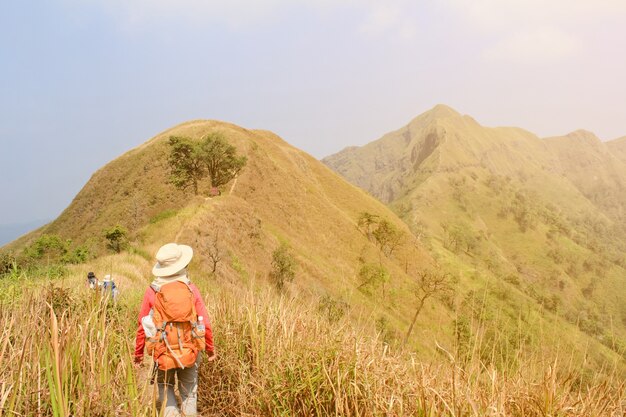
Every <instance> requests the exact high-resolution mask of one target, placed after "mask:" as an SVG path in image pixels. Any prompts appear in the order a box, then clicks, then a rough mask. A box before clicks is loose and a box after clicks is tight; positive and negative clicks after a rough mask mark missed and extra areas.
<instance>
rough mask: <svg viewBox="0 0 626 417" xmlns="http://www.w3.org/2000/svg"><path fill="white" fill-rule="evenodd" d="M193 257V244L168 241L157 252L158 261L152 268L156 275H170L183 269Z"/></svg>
mask: <svg viewBox="0 0 626 417" xmlns="http://www.w3.org/2000/svg"><path fill="white" fill-rule="evenodd" d="M191 258H193V249H191V246H187V245H178V244H176V243H168V244H167V245H163V246H161V248H160V249H159V250H158V252H157V253H156V260H157V263H156V264H155V265H154V268H152V274H153V275H154V276H155V277H169V276H172V275H175V274H176V273H177V272H179V271H181V270H183V269H184V268H185V267H186V266H187V265H189V262H191Z"/></svg>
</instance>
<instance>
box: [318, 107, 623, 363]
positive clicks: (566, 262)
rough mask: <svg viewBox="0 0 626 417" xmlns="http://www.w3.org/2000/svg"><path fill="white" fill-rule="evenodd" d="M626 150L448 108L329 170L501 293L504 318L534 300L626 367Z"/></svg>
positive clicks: (352, 152) (332, 159) (349, 152)
mask: <svg viewBox="0 0 626 417" xmlns="http://www.w3.org/2000/svg"><path fill="white" fill-rule="evenodd" d="M624 143H626V142H624V141H623V139H621V140H616V141H613V142H609V143H603V142H601V141H600V140H599V139H598V138H597V137H596V136H595V135H593V134H592V133H590V132H586V131H576V132H573V133H571V134H569V135H566V136H563V137H558V138H549V139H541V138H539V137H537V136H536V135H534V134H532V133H530V132H528V131H525V130H523V129H519V128H513V127H498V128H490V127H484V126H481V125H480V124H479V123H478V122H476V121H475V120H474V119H472V118H471V117H469V116H465V115H461V114H459V113H458V112H456V111H454V110H453V109H450V108H449V107H447V106H443V105H438V106H436V107H434V108H433V109H431V110H430V111H428V112H426V113H424V114H422V115H419V116H418V117H416V118H414V119H413V120H411V121H410V122H409V123H408V124H407V125H406V126H404V127H402V128H400V129H398V130H396V131H393V132H390V133H388V134H386V135H384V136H383V137H381V138H380V139H378V140H375V141H373V142H371V143H369V144H367V145H364V146H362V147H351V148H347V149H345V150H343V151H341V152H339V153H337V154H335V155H331V156H329V157H327V158H324V160H323V162H324V163H326V164H327V165H328V166H329V167H331V168H332V169H333V170H335V171H336V172H337V173H339V174H341V175H342V176H343V177H344V178H346V179H347V180H348V181H350V182H352V183H353V184H355V185H358V186H359V187H361V188H363V189H364V190H366V191H368V192H369V193H370V194H372V195H373V196H375V197H377V198H379V199H380V200H381V201H384V202H385V203H387V204H388V205H389V206H390V207H391V208H392V209H393V210H394V211H395V212H396V213H397V214H398V215H399V216H400V217H401V218H402V219H403V220H404V221H405V222H406V223H407V224H408V225H409V227H410V228H411V229H412V231H413V232H414V234H416V235H417V236H420V237H421V241H422V242H424V244H425V245H426V246H427V247H428V248H429V251H430V253H431V255H432V256H433V257H435V258H436V259H437V260H438V261H439V262H440V263H441V264H442V265H446V267H448V268H450V269H453V270H457V271H459V272H460V273H461V275H462V276H466V277H471V278H470V279H466V280H462V281H461V287H464V291H470V292H471V291H477V290H478V291H481V290H482V291H487V292H491V293H492V294H491V298H489V303H491V304H492V305H494V306H498V305H499V306H500V307H499V308H502V309H505V310H506V309H508V308H510V309H512V310H518V311H519V308H520V307H521V305H528V303H529V302H530V304H531V305H534V307H533V308H541V309H543V310H544V311H545V312H549V314H551V315H552V314H554V316H555V317H556V319H557V320H558V321H560V322H562V323H563V326H565V324H564V323H566V322H567V323H570V324H572V325H574V326H575V327H577V328H578V330H579V331H580V333H582V334H584V335H585V336H582V337H583V338H584V339H586V340H589V339H595V340H598V341H604V343H605V344H607V345H610V346H611V347H612V348H613V349H614V351H615V352H616V353H618V354H619V355H621V356H622V359H621V361H622V365H624V364H626V362H624V359H625V358H626V355H625V354H624V347H626V292H624V290H623V289H624V288H626V258H625V257H624V252H625V249H626V221H625V220H626V218H625V217H624V213H625V212H626V199H625V196H626V193H624V187H626V165H624V162H623V160H622V159H620V156H623V154H620V150H621V149H623V145H624ZM518 293H521V294H523V297H521V298H520V299H517V300H514V299H513V298H514V297H512V295H513V294H518ZM507 306H508V307H507ZM497 309H498V308H496V310H497ZM607 339H610V340H613V341H615V340H619V342H618V343H617V344H616V345H615V344H614V345H611V343H613V342H610V343H606V340H607Z"/></svg>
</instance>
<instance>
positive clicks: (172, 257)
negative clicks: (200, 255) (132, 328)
mask: <svg viewBox="0 0 626 417" xmlns="http://www.w3.org/2000/svg"><path fill="white" fill-rule="evenodd" d="M192 257H193V249H192V248H191V247H189V246H186V245H177V244H176V243H168V244H167V245H164V246H162V247H161V248H160V249H159V250H158V252H157V253H156V260H157V263H156V265H155V266H154V268H152V274H153V275H154V276H155V277H156V278H155V279H154V281H152V284H151V285H150V286H149V287H148V288H147V289H146V292H145V294H144V297H143V301H142V303H141V309H140V311H139V326H138V328H137V337H136V340H135V364H137V365H140V364H141V363H142V361H143V350H144V346H145V347H146V350H147V352H148V354H149V355H151V356H152V359H153V361H154V369H155V370H156V373H157V375H156V378H157V384H158V392H159V398H158V400H157V406H158V408H159V409H160V408H161V407H165V409H164V410H162V411H163V413H164V415H165V416H166V417H172V416H180V415H181V414H180V413H181V412H182V415H184V416H196V415H197V412H198V411H197V400H198V367H199V366H200V363H201V361H202V355H201V352H202V351H203V350H205V351H206V352H207V355H208V360H209V361H212V360H214V359H215V348H214V347H213V332H212V331H211V326H210V324H209V320H208V314H207V310H206V307H205V305H204V302H203V301H202V296H201V295H200V291H199V290H198V288H197V287H196V286H195V285H194V284H192V283H191V281H190V280H189V277H188V276H187V266H188V265H189V262H191V258H192ZM146 337H147V339H146ZM176 379H178V391H179V393H180V397H181V400H182V403H181V405H180V408H178V405H177V404H176V397H175V395H174V384H175V380H176Z"/></svg>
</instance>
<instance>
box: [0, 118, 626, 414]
mask: <svg viewBox="0 0 626 417" xmlns="http://www.w3.org/2000/svg"><path fill="white" fill-rule="evenodd" d="M412 123H413V125H412V126H411V127H410V129H408V130H406V129H405V130H401V131H400V132H401V133H400V134H399V135H400V137H401V138H402V141H403V143H404V146H406V145H411V146H412V147H413V148H417V150H415V152H413V151H409V152H407V151H406V149H404V147H403V146H399V145H397V144H395V141H394V140H393V138H394V137H395V136H391V137H390V139H388V140H389V143H390V144H391V143H394V144H395V145H396V147H395V148H394V149H395V150H394V152H396V154H395V155H396V156H397V155H404V156H403V158H405V159H403V162H402V165H400V164H395V165H396V166H403V167H405V168H406V169H409V168H411V169H412V172H417V173H419V175H416V176H415V178H409V176H407V175H404V174H403V173H402V172H397V171H396V170H394V169H392V165H393V163H392V161H393V158H392V157H391V156H385V155H383V154H384V152H383V151H384V149H385V147H381V148H380V149H379V150H378V151H379V153H380V157H373V158H371V160H370V161H369V162H368V164H370V165H367V167H366V168H359V169H361V170H362V172H367V170H368V169H370V168H371V167H372V166H373V167H378V168H376V169H380V170H381V171H383V172H386V173H387V174H388V175H387V176H386V177H385V179H384V180H372V184H378V185H380V186H382V187H385V188H386V189H387V191H386V192H388V194H386V195H387V197H388V198H387V199H388V200H389V201H390V202H391V208H389V207H387V206H385V205H384V204H383V203H381V202H379V201H378V200H376V199H375V198H373V197H371V196H370V195H368V194H367V193H366V192H364V191H362V190H361V189H359V188H357V187H355V186H353V185H351V184H349V183H348V182H346V181H344V180H343V179H341V178H340V177H339V176H338V175H337V174H335V173H333V172H332V171H331V170H330V169H329V168H327V167H326V166H324V165H323V164H322V163H320V162H319V161H317V160H315V159H314V158H312V157H311V156H309V155H307V154H306V153H304V152H302V151H299V150H297V149H295V148H293V147H292V146H290V145H289V144H287V143H286V142H285V141H283V140H282V139H280V138H279V137H277V136H276V135H274V134H272V133H271V132H267V131H260V130H247V129H243V128H241V127H238V126H235V125H232V124H228V123H222V122H217V121H201V120H199V121H191V122H187V123H183V124H181V125H179V126H176V127H174V128H172V129H170V130H168V131H166V132H163V133H162V134H160V135H157V136H156V137H154V138H152V139H151V140H149V141H148V142H146V143H145V144H143V145H142V146H140V147H138V148H136V149H133V150H131V151H129V152H128V153H127V154H125V155H122V156H121V157H119V158H117V159H116V160H114V161H112V162H111V163H109V164H107V165H106V166H104V167H103V168H101V169H100V170H98V171H97V172H96V173H95V174H94V175H93V177H92V178H91V180H90V181H89V182H88V184H87V185H86V186H85V187H84V189H83V190H81V192H80V193H79V194H78V195H77V196H76V198H75V199H74V201H73V202H72V203H71V204H70V206H69V207H68V208H67V209H66V210H65V211H64V212H63V213H62V214H61V216H59V218H57V219H56V220H55V221H53V222H52V223H50V224H49V225H47V226H45V227H43V228H41V229H39V230H37V231H35V232H33V233H31V234H29V235H26V236H24V237H22V238H20V239H19V240H17V241H15V242H13V243H12V244H10V245H8V246H7V247H5V248H3V253H2V254H0V261H2V264H0V266H1V267H2V268H1V269H0V307H1V309H0V325H2V326H3V328H4V329H5V331H4V332H2V333H1V335H0V381H6V382H3V383H1V384H0V417H2V416H4V415H12V414H15V413H18V414H21V415H29V416H30V415H52V416H69V415H77V416H82V415H85V416H86V415H91V416H93V415H101V416H109V415H111V416H113V415H116V416H133V417H134V416H153V415H155V410H154V406H153V403H152V402H151V398H153V392H152V389H153V386H151V385H149V383H148V377H147V369H146V368H144V369H142V370H140V371H139V372H136V371H134V370H133V369H132V366H131V363H132V343H133V338H134V322H135V320H136V317H135V315H136V314H137V310H138V307H139V302H140V299H141V296H142V294H143V291H144V290H145V287H146V285H147V284H148V283H149V281H150V269H151V266H152V264H153V254H154V253H155V252H156V250H157V249H158V247H159V246H161V245H162V244H163V243H166V242H169V241H177V242H179V243H187V244H190V245H192V246H193V247H194V249H195V257H194V261H193V262H192V264H191V269H190V275H191V277H192V279H193V280H194V282H196V283H197V284H198V285H199V286H200V288H201V291H202V293H203V295H204V297H205V301H206V302H207V305H208V308H209V313H210V317H211V319H212V321H213V327H214V331H215V335H216V343H217V351H218V354H219V359H218V362H217V363H215V364H204V365H203V368H202V371H201V380H200V385H201V394H200V395H201V397H200V405H201V410H202V412H203V413H204V414H203V415H228V416H239V415H268V416H269V415H315V416H325V415H331V414H334V415H342V416H357V415H358V416H375V415H393V416H405V415H424V416H427V415H428V416H434V415H473V416H479V415H485V414H487V413H491V412H496V413H499V414H501V415H511V416H521V415H524V416H527V415H528V416H534V415H537V416H539V415H557V414H558V415H571V416H574V415H603V414H605V415H610V414H609V413H619V412H623V410H624V406H625V405H624V401H623V399H624V398H626V393H625V392H624V385H623V383H621V381H623V379H624V378H623V377H624V359H623V356H622V355H623V349H622V348H621V347H620V346H621V345H619V343H622V339H621V338H622V337H623V333H621V332H622V331H623V326H622V324H619V323H615V331H613V332H609V331H608V328H607V327H605V326H604V321H603V320H605V319H607V318H608V317H610V318H613V317H614V316H613V315H614V314H617V312H618V311H619V308H620V307H621V306H623V304H620V302H621V298H620V297H621V294H620V292H619V289H620V288H623V287H620V285H623V278H624V275H623V269H622V268H623V267H621V266H618V265H617V264H615V263H611V264H610V265H608V266H606V265H605V264H604V263H603V262H604V261H605V259H604V257H602V255H601V253H599V252H593V250H592V249H591V248H589V247H588V246H586V241H584V242H583V240H584V238H586V237H587V235H584V236H583V235H582V233H583V232H586V231H587V229H585V228H584V226H580V225H578V224H577V223H573V220H570V219H569V217H566V216H565V214H562V212H561V211H560V210H559V208H558V207H557V206H555V205H554V204H553V205H549V204H548V203H543V202H541V200H540V199H539V198H535V196H534V195H533V194H532V192H531V191H532V190H528V189H527V187H528V185H529V184H538V183H547V184H550V186H551V187H555V188H556V187H560V186H563V187H564V188H563V190H564V191H563V193H560V194H559V197H558V198H557V199H556V200H555V201H560V200H566V199H569V198H570V195H571V196H575V198H577V199H578V200H568V201H576V202H577V203H579V204H580V206H579V207H578V208H577V210H575V212H576V213H578V212H579V211H580V210H582V211H583V212H585V210H586V211H588V212H593V210H594V207H595V206H594V205H593V203H591V202H590V201H589V200H588V199H586V198H585V197H584V196H583V195H581V194H580V193H578V194H576V192H577V190H576V188H575V186H574V185H572V184H571V183H570V182H569V181H568V180H567V179H566V178H565V177H558V178H556V179H555V178H552V177H551V176H550V175H548V174H546V173H541V174H537V171H539V168H537V167H540V166H542V165H544V164H551V163H555V164H559V163H560V162H559V161H558V158H556V157H555V156H553V155H549V154H546V155H545V156H543V157H542V158H544V159H541V158H540V160H539V162H537V160H535V159H533V158H528V161H529V163H532V164H534V165H532V166H533V167H534V168H536V169H534V170H530V169H526V170H525V171H524V173H520V172H518V171H519V170H520V169H522V168H523V165H524V164H518V165H517V166H516V167H512V166H511V165H512V164H513V163H514V161H516V160H517V158H518V157H521V156H522V155H523V153H524V152H526V151H527V150H540V151H542V152H543V150H544V149H545V144H544V143H543V142H541V141H539V142H537V141H535V140H534V139H533V138H532V135H530V134H529V133H527V132H524V131H521V130H518V129H497V130H493V131H490V132H489V134H488V135H487V137H486V138H485V139H480V138H479V137H480V136H481V134H480V127H479V126H478V124H477V123H476V122H475V121H473V120H472V119H470V118H468V117H465V116H460V115H458V114H457V113H456V112H454V111H452V110H451V109H449V108H446V107H443V106H439V107H438V108H436V109H435V111H434V112H432V113H430V114H426V115H423V116H420V117H418V118H417V119H415V120H414V122H412ZM454 129H465V130H461V131H459V132H456V133H453V131H454ZM213 132H219V133H221V134H223V135H224V136H225V137H226V138H227V139H228V141H229V142H230V143H232V144H233V145H235V146H236V147H237V150H238V152H239V153H240V154H243V155H245V156H246V157H247V158H248V163H247V165H246V167H245V168H244V170H243V171H242V172H241V173H240V175H239V176H238V177H237V178H236V180H234V181H231V182H230V183H229V184H227V185H226V186H225V187H223V189H222V194H221V195H220V196H216V197H211V198H209V197H207V195H208V183H203V184H201V187H200V193H199V195H193V194H192V193H188V192H183V191H180V190H177V189H175V188H174V187H173V186H172V185H171V184H169V183H168V173H169V170H168V165H167V155H168V152H169V145H168V144H167V141H168V138H169V137H170V136H171V135H177V136H189V137H191V138H193V139H195V140H199V139H200V138H201V137H202V136H204V135H206V134H208V133H213ZM463 132H473V133H472V135H474V136H472V139H476V140H477V141H478V143H471V141H470V140H467V137H466V136H464V135H465V134H466V133H463ZM501 134H506V135H507V137H508V136H510V138H509V139H508V142H507V143H506V144H505V145H502V146H501V145H499V144H498V140H499V137H500V135H501ZM428 138H430V139H428ZM479 139H480V140H479ZM527 142H528V143H527ZM446 143H447V144H449V146H452V145H454V146H461V149H456V150H453V149H452V147H451V148H450V152H455V153H454V155H457V156H458V157H459V158H460V157H463V158H465V159H463V161H462V162H460V163H459V162H455V158H453V157H452V156H451V155H446V154H445V153H444V152H443V150H444V149H443V148H441V145H442V144H446ZM413 148H412V149H413ZM500 148H504V149H506V154H507V156H506V158H508V159H507V160H506V161H501V160H500V159H499V158H498V155H497V152H496V151H497V150H498V149H500ZM489 149H491V153H489V152H488V153H487V155H483V154H484V153H485V152H484V151H485V150H489ZM348 151H350V150H348ZM352 151H356V150H355V149H353V150H352ZM413 154H415V155H413ZM483 157H484V158H483ZM481 158H483V159H481ZM477 161H478V162H477ZM481 161H482V162H481ZM350 163H352V162H350ZM481 163H483V164H484V165H485V166H486V167H483V166H481ZM354 166H355V167H356V166H357V165H354ZM354 169H357V168H354ZM496 169H498V170H499V169H501V170H506V172H507V173H508V175H509V178H508V179H507V176H506V175H504V174H495V173H493V172H492V170H496ZM559 169H560V168H559ZM503 172H504V171H503ZM535 174H536V175H537V177H534V176H533V175H535ZM513 176H515V177H514V178H513ZM402 181H405V183H402V184H405V185H406V184H415V185H416V186H419V190H418V189H415V190H413V189H407V188H405V187H400V186H398V183H399V182H402ZM546 193H547V192H546ZM571 198H574V197H571ZM504 208H506V210H504ZM503 210H504V211H505V214H504V215H503V214H502V213H501V211H503ZM364 213H366V214H367V215H368V216H369V217H368V218H370V219H374V223H365V222H363V219H364V217H363V214H364ZM395 213H399V214H400V215H401V217H402V218H401V217H399V216H398V215H397V214H395ZM524 213H525V214H524ZM520 219H521V220H520ZM532 219H535V222H534V223H533V222H532ZM403 220H404V221H406V223H405V222H403ZM606 221H607V222H610V220H609V219H607V220H606ZM116 224H119V225H122V226H124V227H125V228H126V229H128V231H129V232H128V234H129V246H128V248H127V249H125V250H123V251H122V252H121V253H111V252H110V251H108V250H107V249H106V245H105V239H104V236H103V233H104V230H106V229H108V228H110V227H112V226H114V225H116ZM382 224H387V225H388V226H387V227H388V228H390V230H394V231H395V233H396V235H394V236H399V237H400V239H398V241H397V242H395V241H394V242H395V243H394V242H389V241H384V242H383V241H382V240H381V239H382V238H381V235H379V234H378V233H379V232H380V230H379V229H380V228H381V225H382ZM522 225H525V226H524V227H525V230H524V231H522V230H521V228H522ZM376 227H378V228H379V229H376ZM568 228H569V229H568ZM594 230H595V229H594ZM468 232H469V233H468ZM589 233H591V232H589ZM594 236H595V235H594ZM605 238H606V239H604V240H602V241H600V243H599V244H600V245H605V246H606V245H608V246H609V247H611V248H612V247H613V246H610V245H611V244H612V243H611V242H612V240H611V239H610V236H605ZM539 242H542V243H544V244H546V242H553V243H551V244H550V245H552V246H554V247H555V248H562V252H563V253H557V252H555V253H553V254H552V253H551V254H546V253H544V252H545V251H544V249H545V248H544V247H541V246H538V243H539ZM281 244H286V245H287V246H288V247H289V251H290V252H291V254H292V255H293V258H294V260H295V262H296V265H297V267H296V276H295V280H294V282H293V283H292V284H289V285H288V286H287V288H286V290H284V291H278V290H276V289H275V288H274V285H273V283H272V280H271V279H270V271H271V270H272V255H273V253H274V251H275V250H276V249H277V248H278V247H280V245H281ZM552 246H551V247H552ZM602 247H604V246H602ZM77 250H78V253H79V254H82V255H84V256H82V257H78V256H73V257H69V258H68V257H67V256H66V255H68V253H70V254H74V253H75V252H76V251H77ZM66 252H67V253H66ZM583 255H584V256H586V257H590V258H592V259H593V263H591V264H589V265H590V266H585V264H584V263H583V262H582V261H581V259H582V256H583ZM559 256H561V257H563V259H566V261H564V262H563V263H562V264H561V266H559V267H556V266H554V265H555V264H554V262H553V260H552V258H553V257H559ZM218 258H219V260H218V261H217V263H214V260H215V259H218ZM611 262H612V261H611ZM570 264H571V265H570ZM574 264H575V265H574ZM572 265H574V266H572ZM214 267H215V273H212V272H211V271H212V270H213V268H214ZM570 267H572V268H578V269H577V271H578V272H579V274H578V275H576V276H574V274H573V273H572V274H571V275H570V272H568V271H569V268H570ZM587 268H591V269H590V270H587ZM598 268H605V269H603V271H605V272H606V275H607V277H606V278H604V279H603V280H602V283H600V284H598V285H596V286H594V287H593V289H592V290H590V291H591V295H590V297H587V296H585V295H584V294H583V293H581V288H583V289H584V288H587V284H588V282H589V281H590V280H592V279H593V278H594V277H595V275H594V274H595V273H596V271H597V270H598ZM554 270H556V271H557V273H558V275H555V274H554V273H553V272H554ZM87 271H96V273H97V275H98V276H100V277H102V275H104V274H105V273H112V274H113V276H114V277H115V279H116V282H117V283H118V285H119V287H120V288H121V297H120V300H119V301H118V303H117V304H112V303H110V302H108V301H107V300H106V299H101V298H100V297H98V296H95V295H94V294H91V293H89V291H88V290H87V288H85V286H84V281H85V277H86V273H87ZM425 271H431V273H432V274H433V275H434V276H442V277H443V276H449V277H451V278H453V280H452V281H451V282H452V283H454V288H453V289H454V291H453V292H446V293H445V294H444V293H441V294H439V293H437V294H435V295H434V296H433V297H431V298H428V299H426V300H425V303H424V308H423V309H421V311H419V315H418V316H417V320H416V325H415V328H414V330H413V332H412V334H411V337H410V338H409V339H408V343H406V344H405V343H404V336H405V334H406V332H407V329H408V328H409V326H410V323H411V321H412V319H413V316H414V314H415V312H416V309H417V308H418V306H419V305H420V304H419V296H420V295H423V292H420V290H419V285H418V284H419V283H420V277H423V275H422V274H424V273H425ZM561 281H563V282H564V284H561ZM561 286H563V288H561ZM611 291H612V294H613V296H614V297H615V299H614V300H608V299H607V301H606V302H605V303H604V304H600V302H599V301H597V299H598V298H599V297H600V295H602V296H603V297H604V296H605V295H607V294H609V293H611ZM554 294H556V295H558V296H559V297H560V298H559V300H560V301H556V299H554V298H553V297H552V296H553V295H554ZM570 302H571V305H570ZM566 307H567V308H566ZM576 308H578V310H575V309H576ZM576 312H577V313H578V316H576V319H573V318H571V317H569V316H568V314H570V315H571V314H575V313H576ZM24 317H31V321H32V322H33V323H34V324H33V326H32V329H29V330H30V331H27V332H25V331H23V328H22V327H21V326H20V325H19V323H22V322H23V318H24ZM585 326H586V327H585ZM579 329H582V331H581V330H579ZM146 365H147V364H146ZM33 384H35V385H36V386H35V385H33ZM620 384H621V385H620ZM581 398H582V399H581ZM11 413H12V414H11Z"/></svg>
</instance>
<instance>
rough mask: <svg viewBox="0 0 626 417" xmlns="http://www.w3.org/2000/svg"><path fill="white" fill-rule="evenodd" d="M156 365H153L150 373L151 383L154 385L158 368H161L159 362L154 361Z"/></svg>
mask: <svg viewBox="0 0 626 417" xmlns="http://www.w3.org/2000/svg"><path fill="white" fill-rule="evenodd" d="M152 363H153V364H154V365H153V366H152V373H151V374H150V385H154V380H155V379H156V375H157V369H159V364H158V363H157V362H156V361H153V362H152Z"/></svg>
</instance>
